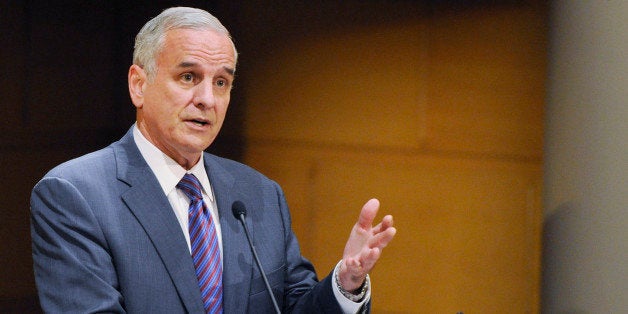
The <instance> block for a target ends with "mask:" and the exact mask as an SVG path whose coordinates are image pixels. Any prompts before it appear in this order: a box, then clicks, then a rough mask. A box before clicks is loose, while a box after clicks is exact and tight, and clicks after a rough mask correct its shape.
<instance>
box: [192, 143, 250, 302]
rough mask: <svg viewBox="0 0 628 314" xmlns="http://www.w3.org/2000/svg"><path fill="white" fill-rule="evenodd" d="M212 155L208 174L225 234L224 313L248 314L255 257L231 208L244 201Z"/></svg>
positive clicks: (209, 157)
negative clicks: (237, 202) (234, 203)
mask: <svg viewBox="0 0 628 314" xmlns="http://www.w3.org/2000/svg"><path fill="white" fill-rule="evenodd" d="M213 158H215V157H213V156H212V155H209V154H205V157H204V160H205V170H206V171H207V173H208V176H209V181H210V182H211V185H212V189H213V190H214V196H215V197H216V204H217V205H218V213H219V215H220V228H221V232H222V250H223V276H222V282H223V306H224V313H245V312H246V311H247V309H248V301H249V298H248V295H249V293H250V289H251V285H250V283H251V277H252V272H253V268H252V265H253V264H252V261H253V255H252V254H251V251H250V249H249V245H248V243H247V239H246V235H245V233H244V230H243V229H242V228H243V227H242V225H241V224H240V222H239V221H238V220H237V219H236V218H235V217H234V216H233V213H232V211H231V205H232V204H233V202H234V201H236V200H243V199H244V198H242V195H240V193H239V191H238V190H237V189H236V184H235V179H234V178H233V176H232V175H231V174H229V173H228V172H227V171H226V170H225V169H224V168H223V167H222V166H220V164H219V163H217V162H216V161H215V160H214V159H213Z"/></svg>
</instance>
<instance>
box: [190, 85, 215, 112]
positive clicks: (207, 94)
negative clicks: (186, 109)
mask: <svg viewBox="0 0 628 314" xmlns="http://www.w3.org/2000/svg"><path fill="white" fill-rule="evenodd" d="M213 87H214V86H213V84H212V82H211V80H210V81H208V80H203V81H202V82H201V83H199V84H197V85H196V86H195V87H194V98H193V99H192V102H193V103H194V106H196V107H199V108H211V107H213V106H214V105H216V95H215V94H214V89H213Z"/></svg>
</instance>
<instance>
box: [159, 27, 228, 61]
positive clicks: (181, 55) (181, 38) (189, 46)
mask: <svg viewBox="0 0 628 314" xmlns="http://www.w3.org/2000/svg"><path fill="white" fill-rule="evenodd" d="M181 62H193V63H198V64H209V65H221V66H227V67H231V68H233V67H235V51H234V47H233V42H232V41H231V39H230V38H229V36H227V35H226V34H224V33H220V32H218V31H215V30H210V29H207V30H197V29H173V30H169V31H167V32H166V34H165V37H164V44H163V47H162V50H161V51H160V53H159V55H158V57H157V63H158V66H169V65H173V64H179V63H181Z"/></svg>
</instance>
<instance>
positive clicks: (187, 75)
mask: <svg viewBox="0 0 628 314" xmlns="http://www.w3.org/2000/svg"><path fill="white" fill-rule="evenodd" d="M181 80H182V81H184V82H193V81H194V75H193V74H192V73H183V74H182V75H181Z"/></svg>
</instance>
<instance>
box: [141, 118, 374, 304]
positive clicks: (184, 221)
mask: <svg viewBox="0 0 628 314" xmlns="http://www.w3.org/2000/svg"><path fill="white" fill-rule="evenodd" d="M133 139H134V140H135V145H137V148H138V149H139V150H140V153H141V154H142V157H144V160H146V163H147V164H148V166H149V167H150V169H151V170H152V171H153V173H154V174H155V176H156V177H157V181H159V185H160V186H161V189H162V190H163V191H164V194H165V195H166V196H167V197H168V201H169V202H170V205H172V208H173V210H174V214H175V215H176V216H177V220H178V221H179V225H180V226H181V230H182V231H183V235H184V236H185V240H186V241H187V244H188V250H190V251H191V246H190V234H189V231H188V208H189V205H190V200H189V199H188V197H187V196H186V195H185V194H184V193H183V192H182V191H181V190H179V189H177V184H178V183H179V181H181V179H182V178H183V176H184V175H185V174H186V173H191V174H193V175H194V176H196V178H197V179H198V180H199V181H200V182H201V187H202V190H203V191H202V194H203V201H205V204H206V205H207V207H208V208H209V210H210V211H211V215H212V219H213V220H214V224H215V225H216V233H217V236H218V246H219V247H220V260H221V261H222V255H223V254H222V233H221V232H220V220H219V217H218V206H217V205H216V198H215V197H214V193H213V191H212V187H211V184H210V182H209V178H208V177H207V172H206V171H205V163H204V162H203V154H201V158H200V159H199V161H198V163H196V165H194V166H193V167H192V169H190V170H185V168H183V167H181V165H179V164H178V163H177V162H176V161H174V160H173V159H172V158H170V157H168V156H167V155H166V154H164V153H163V152H162V151H160V150H159V149H158V148H157V147H156V146H155V145H153V144H152V143H151V142H149V141H148V140H147V139H146V137H144V135H143V134H142V132H140V130H139V129H138V128H137V125H134V126H133ZM337 271H338V268H337V267H336V268H334V273H333V274H332V289H333V291H334V295H335V296H336V299H337V300H338V303H339V304H340V307H341V308H342V310H343V312H344V313H357V312H358V310H359V309H360V307H361V306H362V304H364V303H365V302H367V301H368V300H369V299H370V297H371V288H370V287H371V285H370V282H369V289H368V290H367V292H366V295H365V296H364V298H363V299H362V301H361V302H353V301H351V300H349V299H348V298H346V297H345V296H343V295H342V293H341V292H340V290H339V289H338V284H337V282H336V272H337ZM366 280H368V281H370V280H369V278H368V276H367V279H366Z"/></svg>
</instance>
